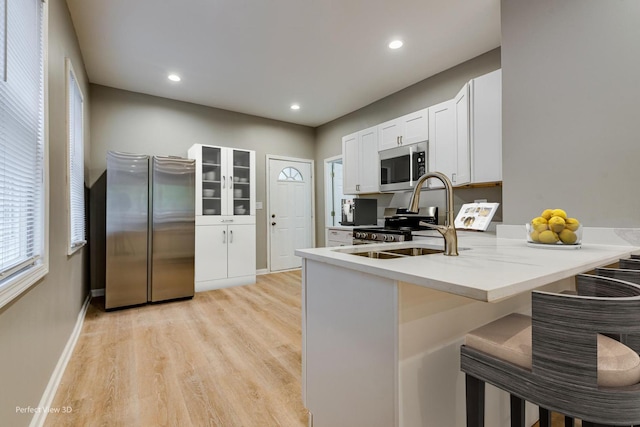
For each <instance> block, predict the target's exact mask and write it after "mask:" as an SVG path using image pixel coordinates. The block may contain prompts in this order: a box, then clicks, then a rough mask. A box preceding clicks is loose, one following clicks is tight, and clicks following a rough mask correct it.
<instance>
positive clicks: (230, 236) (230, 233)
mask: <svg viewBox="0 0 640 427" xmlns="http://www.w3.org/2000/svg"><path fill="white" fill-rule="evenodd" d="M229 243H233V230H229Z"/></svg>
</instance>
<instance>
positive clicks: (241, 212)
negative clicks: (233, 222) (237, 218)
mask: <svg viewBox="0 0 640 427" xmlns="http://www.w3.org/2000/svg"><path fill="white" fill-rule="evenodd" d="M234 212H235V213H236V214H237V215H244V214H245V212H247V210H246V209H245V208H236V209H235V210H234Z"/></svg>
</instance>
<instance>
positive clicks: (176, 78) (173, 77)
mask: <svg viewBox="0 0 640 427" xmlns="http://www.w3.org/2000/svg"><path fill="white" fill-rule="evenodd" d="M167 78H168V79H169V80H171V81H172V82H179V81H180V80H181V79H180V76H179V75H177V74H169V75H168V76H167Z"/></svg>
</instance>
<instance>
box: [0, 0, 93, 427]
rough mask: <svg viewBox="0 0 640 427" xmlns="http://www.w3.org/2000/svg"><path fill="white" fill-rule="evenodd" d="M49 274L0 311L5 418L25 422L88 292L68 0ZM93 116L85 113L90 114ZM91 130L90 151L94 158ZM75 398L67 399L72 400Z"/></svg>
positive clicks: (52, 83) (54, 126) (54, 75)
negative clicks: (71, 224) (71, 151)
mask: <svg viewBox="0 0 640 427" xmlns="http://www.w3.org/2000/svg"><path fill="white" fill-rule="evenodd" d="M47 4H48V7H49V54H48V58H49V79H48V88H49V121H48V124H49V201H50V204H49V205H50V209H49V273H48V274H47V275H46V277H45V278H44V279H43V280H41V281H40V282H38V283H37V284H36V285H34V286H33V287H32V288H31V289H30V290H29V291H28V292H26V293H24V294H22V295H21V296H20V297H19V298H18V299H16V300H14V301H12V302H11V303H10V304H9V305H7V306H5V307H3V308H1V309H0V349H2V350H1V351H0V378H1V379H2V380H1V382H2V386H1V387H0V420H1V421H0V424H2V425H6V426H16V427H17V426H27V425H29V423H30V421H31V417H32V414H17V413H16V406H20V407H26V406H31V407H34V408H35V407H37V406H38V403H39V402H40V398H41V397H42V394H43V392H44V390H45V387H46V386H47V383H48V381H49V378H50V377H51V374H52V373H53V370H54V368H55V366H56V363H57V362H58V359H59V358H60V355H61V353H62V350H63V348H64V346H65V345H66V343H67V340H68V339H69V336H70V335H71V332H72V330H73V327H74V326H75V323H76V320H77V317H78V314H79V313H80V310H81V308H82V303H83V302H84V300H85V298H86V295H87V293H88V283H87V282H88V281H87V267H86V266H87V260H86V256H87V252H88V251H87V250H86V248H85V249H82V250H80V251H78V252H76V253H75V254H74V255H72V256H67V233H68V229H67V208H66V200H67V196H66V168H67V166H66V165H67V163H66V156H67V149H66V144H67V141H66V138H67V131H66V95H65V93H66V86H65V78H66V77H65V63H64V60H65V57H70V58H71V60H72V63H73V67H74V69H75V72H76V75H77V77H78V81H79V83H80V87H81V89H82V90H83V92H84V95H85V114H88V113H89V112H88V105H89V87H88V85H87V77H86V73H85V70H84V63H83V62H82V57H81V56H80V49H79V47H78V42H77V39H76V35H75V31H74V29H73V25H72V24H71V18H70V16H69V12H68V10H67V5H66V2H65V1H64V0H49V1H47ZM87 117H88V116H87ZM88 135H89V133H88V129H87V133H86V135H85V136H86V138H85V141H87V145H86V146H85V157H87V158H88V156H89V144H88V140H89V138H88ZM71 403H72V402H70V404H71Z"/></svg>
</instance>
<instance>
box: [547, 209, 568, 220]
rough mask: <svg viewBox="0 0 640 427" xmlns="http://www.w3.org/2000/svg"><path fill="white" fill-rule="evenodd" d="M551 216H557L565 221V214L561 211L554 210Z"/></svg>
mask: <svg viewBox="0 0 640 427" xmlns="http://www.w3.org/2000/svg"><path fill="white" fill-rule="evenodd" d="M551 216H552V217H554V216H559V217H560V218H562V219H567V213H566V212H565V211H563V210H562V209H554V210H553V211H551Z"/></svg>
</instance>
